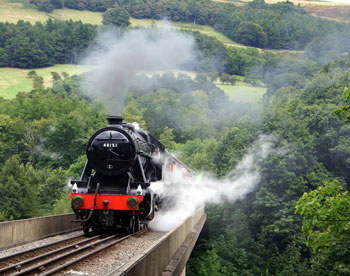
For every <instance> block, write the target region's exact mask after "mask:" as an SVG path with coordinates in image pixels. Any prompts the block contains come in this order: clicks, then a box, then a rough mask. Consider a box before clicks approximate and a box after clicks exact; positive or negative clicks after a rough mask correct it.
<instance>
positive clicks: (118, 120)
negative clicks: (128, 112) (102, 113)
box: [107, 116, 124, 125]
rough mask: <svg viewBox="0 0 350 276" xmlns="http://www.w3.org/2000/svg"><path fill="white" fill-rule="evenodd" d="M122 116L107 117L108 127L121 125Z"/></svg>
mask: <svg viewBox="0 0 350 276" xmlns="http://www.w3.org/2000/svg"><path fill="white" fill-rule="evenodd" d="M123 120H124V118H123V116H107V121H108V124H109V125H121V124H122V123H123Z"/></svg>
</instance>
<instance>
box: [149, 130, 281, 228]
mask: <svg viewBox="0 0 350 276" xmlns="http://www.w3.org/2000/svg"><path fill="white" fill-rule="evenodd" d="M275 140H276V139H275V138H274V137H273V136H267V135H262V136H260V137H259V139H258V140H257V141H255V142H254V144H253V145H252V147H251V148H250V149H249V151H248V152H247V154H246V155H245V156H244V157H243V159H242V160H241V161H240V162H239V163H238V165H237V166H236V168H234V169H233V170H232V171H231V172H230V173H229V174H228V175H227V176H226V177H225V178H223V179H217V178H215V177H214V176H212V175H210V174H208V173H201V174H200V177H198V176H197V177H193V178H189V177H186V176H185V175H184V173H183V172H182V170H181V169H177V170H174V171H166V172H165V173H164V175H163V178H164V179H163V181H159V182H156V183H153V184H151V189H152V191H153V192H155V193H157V194H158V195H160V196H161V197H167V198H169V199H170V202H171V204H172V205H171V207H170V208H169V209H166V210H160V211H159V212H158V213H157V214H156V216H155V219H154V220H153V221H151V222H150V227H151V228H152V229H154V230H157V231H168V230H170V229H172V228H173V227H174V226H176V225H177V224H178V223H180V222H181V221H183V220H184V219H186V218H187V217H189V216H190V215H192V214H193V213H194V212H195V211H196V210H197V209H198V208H199V207H201V206H205V205H206V204H210V203H215V204H220V203H224V202H227V201H230V202H233V201H236V200H241V199H243V198H244V197H245V196H246V195H247V194H248V193H250V192H252V191H253V190H254V189H255V188H256V187H257V185H258V184H259V182H260V174H259V168H260V164H261V162H262V161H263V160H264V159H266V158H267V157H268V155H269V154H270V153H272V152H273V151H275V150H274V148H273V145H274V142H275Z"/></svg>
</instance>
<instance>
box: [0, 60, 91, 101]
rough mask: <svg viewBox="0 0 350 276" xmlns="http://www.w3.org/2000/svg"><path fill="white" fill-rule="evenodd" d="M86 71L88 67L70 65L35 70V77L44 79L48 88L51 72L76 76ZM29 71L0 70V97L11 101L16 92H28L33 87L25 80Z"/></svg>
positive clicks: (30, 82)
mask: <svg viewBox="0 0 350 276" xmlns="http://www.w3.org/2000/svg"><path fill="white" fill-rule="evenodd" d="M87 70H89V68H88V67H83V66H79V65H71V64H63V65H55V66H52V67H46V68H40V69H35V71H36V73H37V75H39V76H41V77H43V78H44V86H45V87H50V86H51V85H52V78H51V72H57V73H62V72H66V73H67V74H68V75H76V74H80V73H82V72H85V71H87ZM29 71H31V70H27V69H17V68H0V97H4V98H5V99H11V98H14V97H15V96H16V94H17V93H18V92H29V91H30V90H31V89H32V86H33V82H32V80H31V79H29V78H27V74H28V72H29Z"/></svg>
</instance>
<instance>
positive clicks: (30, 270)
mask: <svg viewBox="0 0 350 276" xmlns="http://www.w3.org/2000/svg"><path fill="white" fill-rule="evenodd" d="M147 230H148V228H146V229H144V230H141V231H139V232H136V233H134V234H129V235H127V236H125V237H122V238H119V239H117V240H115V241H112V242H109V243H107V244H105V245H102V244H104V243H105V242H108V241H110V240H113V239H115V238H117V237H118V236H119V234H117V235H113V236H110V237H107V238H104V239H101V240H99V241H96V242H93V243H91V244H88V245H86V246H83V247H80V248H77V249H76V250H73V251H70V252H67V253H65V254H63V255H60V256H57V257H56V258H53V259H50V260H47V261H45V262H43V263H41V264H37V265H35V266H33V267H30V268H27V269H26V270H23V271H19V272H17V273H16V274H13V276H19V275H25V274H28V273H34V272H38V273H39V275H41V276H43V275H51V274H53V273H56V272H57V271H60V270H62V269H64V268H66V267H68V266H70V265H72V264H74V263H77V262H79V261H81V260H83V259H86V258H88V257H90V256H91V255H94V254H96V253H98V252H100V251H102V250H104V249H106V248H108V247H111V246H113V245H115V244H117V243H119V242H121V241H123V240H125V239H127V238H129V237H131V236H135V235H140V234H142V233H144V232H145V231H147ZM98 245H101V246H98ZM95 246H98V247H97V248H95V249H94V247H95ZM87 249H93V250H92V251H90V252H87V253H85V254H83V255H81V256H78V257H76V258H74V259H72V260H70V261H68V262H65V263H63V264H60V265H59V266H57V267H55V268H52V269H51V270H48V271H46V272H44V271H45V270H46V266H48V265H52V264H53V263H55V262H57V261H60V260H62V259H64V258H67V257H70V256H72V255H75V254H77V253H79V252H81V251H84V250H87Z"/></svg>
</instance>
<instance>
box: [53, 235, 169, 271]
mask: <svg viewBox="0 0 350 276" xmlns="http://www.w3.org/2000/svg"><path fill="white" fill-rule="evenodd" d="M166 233H167V232H155V231H152V230H149V231H147V232H146V233H143V234H141V235H139V236H137V235H136V236H132V237H130V238H128V239H126V240H124V241H122V242H120V243H117V244H115V245H114V246H112V247H110V248H108V249H106V250H104V251H103V252H100V253H98V254H96V255H94V256H92V257H91V258H89V259H86V260H83V261H81V262H79V263H77V264H74V265H72V266H70V267H68V268H66V269H65V270H63V271H61V272H59V273H56V274H54V275H55V276H57V275H72V276H73V275H81V276H103V275H108V274H109V273H111V272H112V271H113V270H115V269H117V268H118V267H120V266H122V265H124V264H127V263H128V262H129V261H130V260H131V259H132V258H133V257H135V256H136V255H138V254H140V253H141V252H142V251H144V250H145V249H146V248H148V247H149V246H151V245H152V244H153V243H154V242H155V241H157V240H158V239H160V238H161V237H163V236H164V235H165V234H166Z"/></svg>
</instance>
